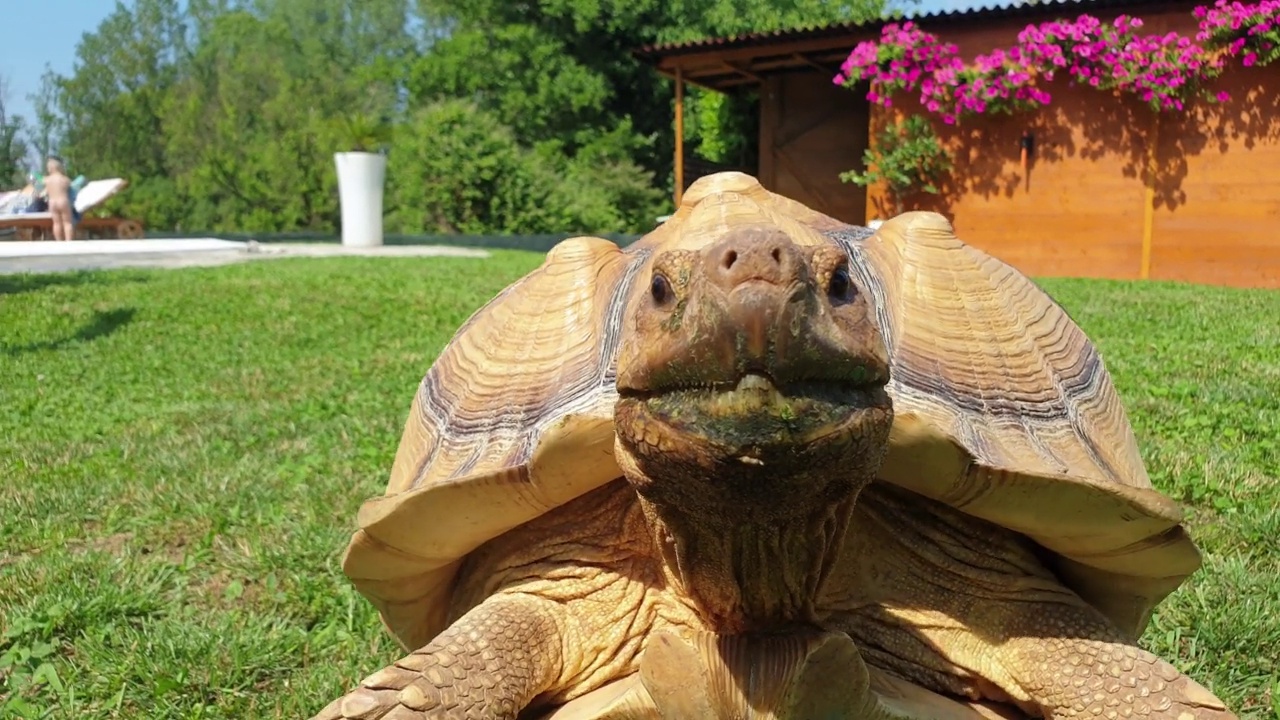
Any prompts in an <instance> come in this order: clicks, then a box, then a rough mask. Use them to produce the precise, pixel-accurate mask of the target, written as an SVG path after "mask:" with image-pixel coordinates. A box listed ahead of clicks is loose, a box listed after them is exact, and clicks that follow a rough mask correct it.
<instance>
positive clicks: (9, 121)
mask: <svg viewBox="0 0 1280 720" xmlns="http://www.w3.org/2000/svg"><path fill="white" fill-rule="evenodd" d="M7 100H8V83H7V82H6V81H5V79H4V78H3V77H0V189H3V188H7V187H14V186H21V185H22V184H23V183H24V180H25V178H26V174H27V160H28V157H27V146H26V143H25V142H24V140H23V136H24V132H23V128H24V126H25V122H24V121H23V119H22V116H20V115H13V114H11V113H10V112H9V108H8V103H7V102H6V101H7Z"/></svg>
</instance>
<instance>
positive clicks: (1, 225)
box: [0, 178, 142, 240]
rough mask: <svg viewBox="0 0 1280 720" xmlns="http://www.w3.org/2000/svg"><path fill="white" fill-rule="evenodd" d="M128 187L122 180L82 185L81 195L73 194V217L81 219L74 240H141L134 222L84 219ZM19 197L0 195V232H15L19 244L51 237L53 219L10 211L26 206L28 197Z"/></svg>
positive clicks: (139, 228) (15, 193)
mask: <svg viewBox="0 0 1280 720" xmlns="http://www.w3.org/2000/svg"><path fill="white" fill-rule="evenodd" d="M128 185H129V181H127V180H124V179H123V178H110V179H107V180H94V181H92V182H88V183H85V186H84V187H82V188H80V192H78V193H76V199H75V208H76V214H77V215H79V216H80V217H79V219H78V220H77V221H76V223H75V226H76V236H77V237H80V235H81V233H82V232H83V233H84V234H85V235H94V234H99V233H103V232H104V231H105V232H107V233H108V234H111V235H112V236H114V237H117V238H140V237H142V225H141V224H140V223H138V222H137V221H136V220H125V219H122V218H99V217H85V213H87V212H89V211H90V210H93V209H94V208H96V207H98V206H100V205H102V204H103V203H105V202H106V201H107V200H110V199H111V197H112V196H114V195H115V194H116V193H118V192H120V191H121V190H123V189H125V188H126V187H127V186H128ZM22 195H24V191H22V190H14V191H11V192H7V193H0V232H3V231H4V230H6V229H17V231H18V233H17V234H18V236H19V239H21V240H34V239H38V238H37V237H36V236H37V235H40V236H43V237H52V236H53V216H52V215H50V214H49V213H47V212H19V213H14V212H12V211H11V208H12V207H14V206H18V205H21V206H23V207H25V206H26V204H27V202H28V201H29V200H30V196H26V197H25V198H24V197H21V196H22Z"/></svg>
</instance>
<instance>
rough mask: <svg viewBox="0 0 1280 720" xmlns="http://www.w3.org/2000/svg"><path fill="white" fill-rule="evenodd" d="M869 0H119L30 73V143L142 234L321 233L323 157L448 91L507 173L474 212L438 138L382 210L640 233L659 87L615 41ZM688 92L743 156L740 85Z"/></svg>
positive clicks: (468, 184)
mask: <svg viewBox="0 0 1280 720" xmlns="http://www.w3.org/2000/svg"><path fill="white" fill-rule="evenodd" d="M184 5H185V11H184ZM884 5H885V0H852V1H846V2H834V3H833V2H828V1H827V0H785V1H784V2H781V3H779V2H772V1H771V0H749V1H748V2H741V1H739V0H732V1H731V0H678V1H677V2H666V0H628V1H626V2H624V1H623V0H545V1H544V2H539V3H511V2H506V1H505V0H432V1H431V2H426V1H425V0H423V1H420V2H417V3H411V2H410V0H363V1H362V2H359V3H352V2H349V1H348V0H187V1H186V2H181V1H180V0H137V1H136V2H133V3H120V4H118V5H117V6H116V9H115V11H114V12H113V13H112V14H111V15H110V16H109V17H108V18H107V19H106V20H105V21H104V22H103V23H102V24H101V25H100V26H99V27H98V28H97V30H96V31H94V32H92V33H89V34H87V35H85V36H84V38H83V39H82V40H81V42H80V45H79V47H78V49H77V64H76V70H75V72H74V74H72V75H71V76H70V77H58V76H55V75H52V74H48V75H47V76H46V83H45V85H44V87H43V88H42V90H41V92H40V93H39V98H38V103H37V116H38V117H37V118H36V127H35V128H33V129H32V133H31V137H32V139H33V140H34V144H35V145H36V146H37V147H38V148H52V147H57V148H58V150H59V151H60V153H61V154H63V155H64V156H66V157H68V158H69V159H70V160H71V161H72V162H75V163H76V165H77V167H78V168H79V169H80V170H81V171H82V172H84V173H85V174H86V175H87V176H89V177H111V176H122V177H125V178H128V179H129V181H130V183H131V186H130V189H129V190H128V191H127V192H124V193H121V194H120V195H118V196H117V197H116V198H114V199H113V200H112V201H111V202H110V203H109V204H108V206H107V208H106V210H105V211H106V212H111V213H119V214H123V215H127V216H134V217H137V218H139V219H141V220H142V221H143V222H144V224H145V225H147V226H148V227H151V228H156V229H161V230H172V229H179V230H181V229H188V230H214V231H233V230H234V231H289V230H315V231H327V232H331V231H334V230H336V228H337V226H338V222H339V213H338V197H337V187H336V174H335V168H334V162H333V153H335V152H341V151H347V150H358V149H381V148H383V147H384V146H385V148H386V151H387V152H388V155H389V156H396V155H400V156H407V157H418V156H422V157H425V154H424V153H423V152H420V148H419V147H417V146H415V145H414V143H420V142H421V138H422V137H424V133H427V130H426V129H424V128H423V127H421V125H422V124H423V123H427V124H428V125H429V124H430V121H429V120H425V119H424V118H425V117H427V116H429V115H431V113H434V112H435V110H434V109H435V108H439V107H443V106H446V105H448V103H450V102H463V103H467V104H470V105H474V106H475V107H476V109H477V110H480V111H483V112H486V113H489V114H490V119H496V120H495V122H496V123H497V124H498V125H500V126H502V128H503V131H504V132H505V134H503V132H499V131H498V130H497V129H495V128H493V127H492V125H493V123H491V122H489V121H488V120H481V121H480V123H481V125H480V129H481V130H483V133H484V134H485V136H486V137H490V138H491V140H492V142H493V143H497V145H499V146H501V147H503V148H506V150H504V151H503V152H502V153H500V157H501V158H503V160H502V162H511V163H515V164H514V165H506V166H502V167H501V169H500V170H498V171H496V172H497V174H498V175H501V176H504V177H508V178H510V179H504V180H502V181H501V182H502V183H503V187H504V190H503V192H505V193H508V195H505V196H502V197H494V198H490V199H488V200H485V201H483V202H481V203H480V204H486V205H488V209H487V210H485V211H483V212H481V211H480V210H479V209H478V208H477V202H480V201H476V200H474V197H473V196H474V195H475V193H476V192H480V191H479V190H477V188H481V187H488V186H491V185H492V184H493V181H491V180H488V179H485V178H483V177H482V178H470V177H468V176H467V174H466V172H465V169H467V168H471V167H473V166H475V165H476V164H477V162H479V161H478V160H477V156H476V154H475V153H474V152H470V151H466V150H462V149H459V150H458V151H459V152H461V153H462V154H461V155H460V156H459V158H458V159H457V162H456V166H454V167H452V168H446V167H445V165H447V163H448V162H450V160H449V158H432V159H431V160H430V162H429V163H428V164H429V165H430V166H431V167H439V168H440V169H439V171H438V172H437V171H435V170H433V172H437V174H436V175H435V176H434V177H435V178H436V179H434V180H430V181H427V180H422V181H421V182H422V184H423V185H424V187H425V185H427V184H434V185H433V187H434V186H436V185H439V184H440V183H444V184H445V185H447V186H448V187H447V188H441V189H438V192H437V191H433V192H436V194H435V195H432V196H431V197H434V198H436V199H434V200H431V201H430V202H428V200H427V199H426V198H422V199H420V200H418V201H416V202H414V201H411V200H410V198H409V196H406V195H404V191H403V190H401V191H396V192H398V193H399V195H400V197H401V200H402V201H401V202H399V205H398V206H397V207H396V208H389V209H388V212H389V213H390V214H391V215H394V217H391V215H389V218H390V220H391V223H392V224H393V225H397V224H398V226H401V227H409V225H418V226H422V227H427V226H429V227H442V228H449V227H454V228H458V227H469V228H475V229H476V230H477V231H480V230H482V231H485V232H492V231H499V230H502V229H512V230H519V231H521V232H534V231H535V230H536V229H537V228H543V227H546V226H547V224H548V223H555V222H561V223H565V225H564V226H563V227H557V228H555V230H556V231H563V230H569V229H578V228H582V229H586V228H591V229H596V230H601V231H627V230H636V229H645V228H647V227H649V226H650V225H651V224H652V222H653V218H654V217H655V216H656V215H659V214H662V213H663V212H664V211H666V210H669V208H667V207H663V204H662V201H661V198H665V197H670V190H671V185H670V183H671V168H672V155H673V153H672V150H673V147H672V142H673V138H672V132H671V122H672V108H671V102H672V87H671V83H670V81H668V80H665V79H663V78H661V77H660V76H659V75H658V74H657V73H656V72H654V70H653V69H652V68H650V67H649V66H648V65H646V64H644V63H642V62H640V61H639V60H637V59H636V58H635V57H633V56H632V54H631V52H632V51H633V50H634V49H635V48H637V47H640V46H642V45H645V44H648V43H651V42H655V41H669V40H677V39H688V38H691V37H696V36H702V35H718V34H725V33H734V32H744V31H750V30H767V29H776V28H780V27H787V26H795V25H806V24H814V23H820V22H826V21H830V20H839V19H865V18H869V17H873V16H875V15H877V14H878V13H879V12H880V11H881V10H882V9H883V8H884ZM689 95H690V122H689V126H690V134H689V144H688V147H689V148H690V149H691V151H692V152H694V153H697V154H701V155H702V156H703V157H706V158H708V159H711V160H716V161H720V162H727V163H731V164H738V165H747V166H750V165H752V164H753V163H754V146H755V143H756V139H755V138H756V132H755V122H756V120H755V115H756V114H757V112H758V111H757V109H756V105H755V104H754V103H755V101H754V100H753V99H752V98H751V96H750V94H743V95H741V96H734V97H730V98H722V97H720V96H718V95H713V94H708V93H704V92H703V91H701V90H697V89H693V88H691V89H690V93H689ZM424 112H425V113H427V115H424V114H423V113H424ZM384 120H385V121H386V123H387V124H386V125H385V126H384V125H383V124H382V123H383V121H384ZM450 127H452V126H450ZM442 131H443V130H441V129H440V128H436V129H435V130H431V131H430V132H431V133H437V134H438V132H442ZM491 131H492V132H491ZM449 132H453V130H450V131H449ZM494 133H497V134H494ZM428 134H429V133H428ZM499 135H500V136H501V137H502V138H503V139H501V140H498V139H495V138H497V137H499ZM434 136H435V135H433V137H434ZM402 143H407V144H408V146H407V147H405V148H401V147H400V146H401V144H402ZM512 143H514V146H512ZM450 147H454V145H450ZM507 150H509V151H510V152H507ZM392 162H393V163H394V162H395V161H394V160H393V161H392ZM493 162H497V160H496V159H492V160H486V161H485V162H483V163H480V164H481V165H485V166H488V165H491V164H492V163H493ZM401 167H405V166H404V165H403V164H395V165H393V169H392V175H391V176H389V179H388V182H389V183H394V182H400V183H401V184H402V185H404V186H406V187H407V186H411V185H413V184H414V182H416V181H415V180H413V179H412V178H403V179H396V178H395V177H394V175H395V173H396V172H399V170H398V168H401ZM408 172H412V170H411V169H410V170H408ZM482 172H488V171H487V170H484V171H482ZM402 180H403V182H401V181H402ZM572 183H585V184H581V185H572ZM516 187H528V188H530V189H528V190H515V189H513V188H516ZM388 189H389V191H391V188H390V186H389V187H388ZM511 193H514V195H512V194H511ZM446 196H448V197H450V198H452V199H451V200H449V201H448V202H447V203H445V202H444V201H443V200H441V199H440V198H443V197H446ZM538 202H544V203H549V205H544V206H542V207H539V206H538V205H537V203H538ZM464 208H469V209H465V210H464ZM410 218H412V219H410Z"/></svg>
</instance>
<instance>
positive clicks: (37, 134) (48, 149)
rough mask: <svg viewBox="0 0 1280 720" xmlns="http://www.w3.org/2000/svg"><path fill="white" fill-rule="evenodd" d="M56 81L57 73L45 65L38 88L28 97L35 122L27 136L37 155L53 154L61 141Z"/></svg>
mask: <svg viewBox="0 0 1280 720" xmlns="http://www.w3.org/2000/svg"><path fill="white" fill-rule="evenodd" d="M58 82H59V78H58V74H57V73H55V72H54V71H53V68H51V67H49V66H48V65H46V66H45V70H44V73H43V74H42V75H41V76H40V89H39V90H37V91H36V92H35V93H33V94H32V95H30V96H29V97H28V99H29V100H30V101H31V104H32V106H33V107H34V108H35V113H36V118H35V124H34V125H32V126H31V127H29V128H28V129H27V138H28V140H29V142H30V144H31V146H32V148H33V149H34V150H35V153H36V156H37V157H41V158H47V157H49V156H50V155H53V154H55V153H56V152H57V151H58V148H59V145H60V144H61V141H62V133H63V129H64V124H63V122H62V119H61V118H60V117H59V115H58V102H59V98H58V93H59V84H58Z"/></svg>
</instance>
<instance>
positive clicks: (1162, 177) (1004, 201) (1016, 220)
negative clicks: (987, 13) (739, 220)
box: [761, 6, 1280, 288]
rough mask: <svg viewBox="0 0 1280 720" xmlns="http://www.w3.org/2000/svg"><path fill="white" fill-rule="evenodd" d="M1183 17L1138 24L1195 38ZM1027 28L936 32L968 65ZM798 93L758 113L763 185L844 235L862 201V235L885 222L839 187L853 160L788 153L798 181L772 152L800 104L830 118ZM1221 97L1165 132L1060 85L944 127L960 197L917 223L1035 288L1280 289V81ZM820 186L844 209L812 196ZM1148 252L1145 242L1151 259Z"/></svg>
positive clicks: (904, 104)
mask: <svg viewBox="0 0 1280 720" xmlns="http://www.w3.org/2000/svg"><path fill="white" fill-rule="evenodd" d="M1189 7H1190V6H1188V9H1187V10H1186V11H1185V12H1184V11H1178V12H1167V13H1164V14H1159V15H1151V16H1145V15H1144V16H1143V19H1144V21H1145V24H1146V28H1145V29H1146V30H1148V31H1150V32H1158V33H1164V32H1168V31H1169V30H1177V31H1179V32H1182V33H1185V34H1194V32H1195V25H1194V18H1192V16H1191V13H1190V9H1189ZM1104 19H1110V16H1106V17H1104ZM1024 26H1025V23H1006V24H1004V25H998V24H992V25H991V26H987V27H984V28H983V29H982V30H980V31H966V32H963V33H954V34H950V35H949V34H948V33H947V32H945V31H942V30H939V35H942V36H943V37H944V38H945V39H947V40H950V41H952V42H955V43H956V44H957V45H958V46H960V49H961V52H962V53H964V54H965V55H967V56H970V57H972V56H973V55H975V54H977V53H979V52H986V51H988V50H989V49H990V48H991V47H994V46H997V45H999V46H1007V45H1008V44H1010V43H1011V42H1013V41H1014V39H1015V38H1016V35H1017V33H1018V31H1019V30H1020V29H1021V28H1022V27H1024ZM798 77H802V76H790V75H782V76H775V77H770V78H766V83H767V84H773V86H774V88H775V92H777V94H778V96H779V97H780V98H783V99H784V101H785V102H778V103H773V104H771V103H770V101H769V100H768V93H766V94H765V95H764V98H765V99H764V101H762V105H761V112H762V118H761V121H762V122H761V125H762V133H761V176H762V177H761V179H762V182H764V183H765V184H766V186H770V187H773V188H777V189H778V190H779V191H780V192H783V193H784V194H790V195H792V196H793V197H796V199H797V200H800V201H802V202H805V203H806V204H810V205H812V206H814V207H816V208H818V209H821V210H823V211H824V212H827V213H829V214H832V215H834V216H836V217H840V218H841V219H848V220H852V221H855V222H857V221H859V220H862V219H863V218H855V217H851V213H852V212H854V211H856V209H857V207H858V204H859V203H858V200H856V199H854V198H856V197H858V196H865V204H863V205H862V207H864V208H865V209H866V210H865V215H864V217H865V219H866V220H870V219H872V218H875V217H881V218H883V217H888V216H890V215H891V214H892V208H891V207H890V206H888V204H887V203H886V201H885V195H884V192H883V188H878V187H873V188H870V189H868V190H867V191H865V192H864V191H862V190H861V189H860V188H858V187H857V186H855V185H841V184H839V181H838V179H835V180H834V182H833V178H834V177H835V176H837V175H838V173H839V172H841V171H843V170H846V169H849V168H850V167H853V166H855V165H856V164H859V163H860V161H861V149H858V150H857V153H856V156H854V157H851V156H850V148H848V147H847V146H844V145H840V146H838V150H836V151H834V152H833V151H832V150H831V147H832V146H831V145H829V144H828V145H824V144H823V143H821V142H814V143H812V144H810V145H806V146H804V147H803V148H792V150H791V153H790V158H789V159H788V160H789V165H790V167H791V168H799V170H793V171H792V173H791V175H792V177H787V176H786V175H785V174H784V173H782V172H781V171H780V170H779V167H778V166H779V164H780V163H779V162H778V156H779V152H778V150H777V149H776V148H775V145H776V141H775V142H774V143H770V142H769V138H766V133H765V132H764V129H763V128H764V127H765V126H766V125H769V124H770V123H772V124H773V128H774V130H773V131H772V132H774V133H778V132H780V130H778V129H777V128H779V127H781V126H782V125H783V124H785V123H788V122H790V123H797V122H802V121H803V120H804V119H806V118H807V119H809V120H812V118H813V116H814V115H813V113H812V112H809V113H805V112H804V111H802V110H801V108H802V107H803V103H806V102H807V103H824V104H826V105H827V107H830V104H829V102H830V101H826V100H823V99H821V98H811V97H808V96H807V95H806V94H805V93H807V92H812V91H801V90H799V89H797V90H791V91H788V86H789V85H790V84H791V83H795V82H797V80H794V79H792V78H798ZM1214 89H1215V90H1216V89H1224V90H1227V91H1228V92H1230V93H1231V94H1232V97H1233V99H1232V101H1231V102H1230V103H1228V104H1226V105H1224V106H1214V105H1207V104H1197V105H1195V106H1194V107H1193V108H1191V109H1189V110H1188V111H1187V112H1185V113H1181V114H1173V113H1170V114H1164V115H1161V116H1160V118H1159V119H1158V120H1157V118H1156V115H1155V114H1154V113H1153V112H1152V111H1151V110H1149V109H1148V108H1147V107H1146V106H1145V105H1143V104H1142V103H1140V102H1137V101H1136V100H1133V99H1125V98H1117V97H1112V96H1108V95H1105V94H1103V93H1100V92H1098V91H1096V90H1093V89H1091V88H1072V87H1070V86H1069V85H1068V83H1067V82H1066V80H1065V79H1063V78H1059V79H1058V81H1057V82H1055V83H1054V84H1053V86H1052V87H1051V88H1050V92H1051V93H1052V95H1053V102H1052V103H1050V106H1049V107H1048V108H1046V109H1044V110H1043V111H1040V112H1037V113H1024V114H1019V115H1015V116H984V117H982V118H975V119H971V120H967V121H966V122H965V124H964V125H963V126H961V127H956V128H951V129H945V126H943V125H942V124H941V122H938V123H937V126H938V127H939V128H944V130H943V131H942V133H941V134H942V135H943V137H944V139H945V141H946V142H947V143H948V145H949V146H950V147H951V148H952V150H953V153H954V157H955V159H956V169H955V171H954V172H953V174H952V177H953V178H954V179H955V181H954V182H952V183H951V184H949V185H948V186H947V187H946V188H944V190H945V192H944V194H943V195H942V196H932V195H921V196H917V197H915V198H911V199H909V201H908V206H907V209H927V210H935V211H938V212H941V213H943V214H945V215H947V216H948V217H949V218H951V220H952V222H953V223H954V224H955V226H956V229H957V231H958V233H959V234H960V236H961V237H962V238H963V239H964V240H965V241H966V242H970V243H972V244H974V245H976V246H978V247H981V248H983V249H985V250H987V251H988V252H991V253H992V254H993V255H996V256H997V257H999V258H1001V259H1002V260H1004V261H1006V262H1009V263H1010V264H1012V265H1014V266H1015V267H1017V268H1019V269H1020V270H1022V271H1023V272H1025V273H1027V274H1029V275H1033V276H1074V277H1102V278H1116V279H1136V278H1141V277H1144V275H1145V276H1146V277H1149V278H1151V279H1160V280H1181V281H1188V282H1201V283H1212V284H1222V285H1233V286H1240V287H1276V288H1280V71H1277V69H1276V68H1275V67H1268V68H1252V69H1235V70H1232V71H1231V72H1230V73H1229V74H1227V75H1225V76H1224V77H1223V78H1221V79H1220V80H1219V82H1218V84H1217V86H1215V88H1214ZM840 92H843V93H845V94H848V95H855V94H854V93H852V92H850V91H848V90H842V91H840ZM896 100H897V102H896V103H895V108H894V109H893V111H892V113H890V112H889V111H885V110H883V109H882V108H879V107H876V108H873V109H871V112H870V120H869V131H870V132H871V133H872V136H874V133H875V132H876V129H877V128H878V127H879V126H880V124H881V123H883V122H885V121H886V120H887V119H888V118H890V117H893V116H897V115H898V114H900V113H903V112H911V111H913V110H914V109H915V107H916V106H915V104H914V101H913V100H912V99H909V98H899V99H896ZM855 113H856V111H854V110H849V109H843V110H841V111H840V112H838V113H835V112H832V113H829V116H828V117H827V118H826V119H825V121H824V122H825V123H827V124H828V125H829V126H830V129H827V130H822V129H812V130H810V135H811V136H812V137H814V138H838V137H840V136H841V135H843V134H847V133H848V129H849V127H850V126H851V125H852V124H853V123H854V122H857V121H860V120H861V118H860V117H859V116H858V115H856V114H855ZM1157 123H1158V126H1157ZM837 128H838V129H839V131H840V134H837V132H836V129H837ZM1024 131H1030V132H1031V133H1032V134H1033V136H1034V138H1035V152H1034V154H1033V156H1032V160H1031V162H1030V164H1029V166H1028V168H1027V170H1026V171H1024V170H1023V168H1022V167H1021V165H1020V162H1019V154H1020V147H1019V140H1020V138H1021V136H1022V134H1023V132H1024ZM833 141H834V140H828V141H827V142H833ZM839 142H844V141H843V140H839ZM801 150H802V151H803V155H802V154H801ZM1151 168H1154V170H1155V172H1154V173H1153V172H1151ZM817 183H823V184H824V185H823V186H824V187H825V188H827V189H828V190H827V195H828V196H829V195H831V194H832V193H836V194H837V197H836V198H834V199H832V198H830V197H820V196H816V195H815V194H813V193H807V192H805V191H804V189H803V188H804V186H806V185H814V184H817ZM1149 208H1150V210H1149ZM1144 236H1149V244H1148V245H1147V247H1146V248H1145V250H1144ZM1144 252H1145V254H1146V258H1145V261H1144ZM1144 268H1145V273H1144Z"/></svg>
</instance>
